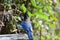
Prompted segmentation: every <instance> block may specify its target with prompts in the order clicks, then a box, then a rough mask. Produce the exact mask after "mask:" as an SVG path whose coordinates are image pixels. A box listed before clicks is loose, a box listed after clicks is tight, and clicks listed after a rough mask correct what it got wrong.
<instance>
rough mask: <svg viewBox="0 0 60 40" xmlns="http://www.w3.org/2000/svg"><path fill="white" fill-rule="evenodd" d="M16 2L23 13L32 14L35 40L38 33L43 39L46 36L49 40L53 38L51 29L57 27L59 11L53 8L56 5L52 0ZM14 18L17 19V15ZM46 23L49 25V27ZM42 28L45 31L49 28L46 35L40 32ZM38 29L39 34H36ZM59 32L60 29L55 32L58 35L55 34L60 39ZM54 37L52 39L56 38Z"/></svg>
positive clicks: (42, 39) (23, 0)
mask: <svg viewBox="0 0 60 40" xmlns="http://www.w3.org/2000/svg"><path fill="white" fill-rule="evenodd" d="M9 1H10V0H9ZM9 1H8V2H9ZM8 2H7V3H8ZM9 3H10V2H9ZM15 4H16V6H17V8H18V9H19V10H22V12H23V13H25V12H26V11H27V13H28V15H29V16H30V18H31V22H32V24H34V25H33V28H34V31H33V32H34V35H35V36H34V40H37V35H38V37H39V38H40V39H41V40H45V39H46V38H47V39H48V40H50V39H52V38H51V37H52V35H51V32H50V31H51V30H52V29H56V22H57V21H58V19H57V16H56V15H57V12H55V11H54V10H53V6H54V5H53V1H52V0H29V2H28V0H20V1H19V0H15ZM59 4H60V3H59V2H58V6H59ZM14 18H15V19H16V18H17V17H16V16H15V17H14ZM40 20H42V24H41V22H40V23H39V21H40ZM42 25H43V26H42ZM44 25H47V28H48V29H47V28H46V26H44ZM44 29H45V30H44ZM42 30H44V31H47V30H48V32H47V34H46V35H45V36H44V35H42V32H41V34H40V31H42ZM37 31H38V34H37V35H36V33H37ZM44 31H43V32H44ZM58 32H59V31H56V32H55V34H56V35H55V34H54V38H55V37H56V36H57V37H56V38H57V39H59V37H58V35H57V34H58ZM54 38H53V39H52V40H54Z"/></svg>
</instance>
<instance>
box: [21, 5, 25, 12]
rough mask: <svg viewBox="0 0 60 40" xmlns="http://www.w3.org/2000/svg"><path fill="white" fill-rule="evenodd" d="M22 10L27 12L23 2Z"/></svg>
mask: <svg viewBox="0 0 60 40" xmlns="http://www.w3.org/2000/svg"><path fill="white" fill-rule="evenodd" d="M21 10H22V11H23V12H24V13H25V12H26V7H25V6H24V4H22V6H21Z"/></svg>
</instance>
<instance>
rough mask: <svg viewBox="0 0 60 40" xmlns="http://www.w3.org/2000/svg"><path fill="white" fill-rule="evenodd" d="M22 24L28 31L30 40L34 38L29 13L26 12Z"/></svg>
mask: <svg viewBox="0 0 60 40" xmlns="http://www.w3.org/2000/svg"><path fill="white" fill-rule="evenodd" d="M21 25H22V28H23V29H24V30H25V31H26V32H27V35H28V38H29V40H33V32H32V31H33V29H32V25H31V22H30V18H29V17H28V15H27V13H25V14H24V20H23V21H22V23H21Z"/></svg>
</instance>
